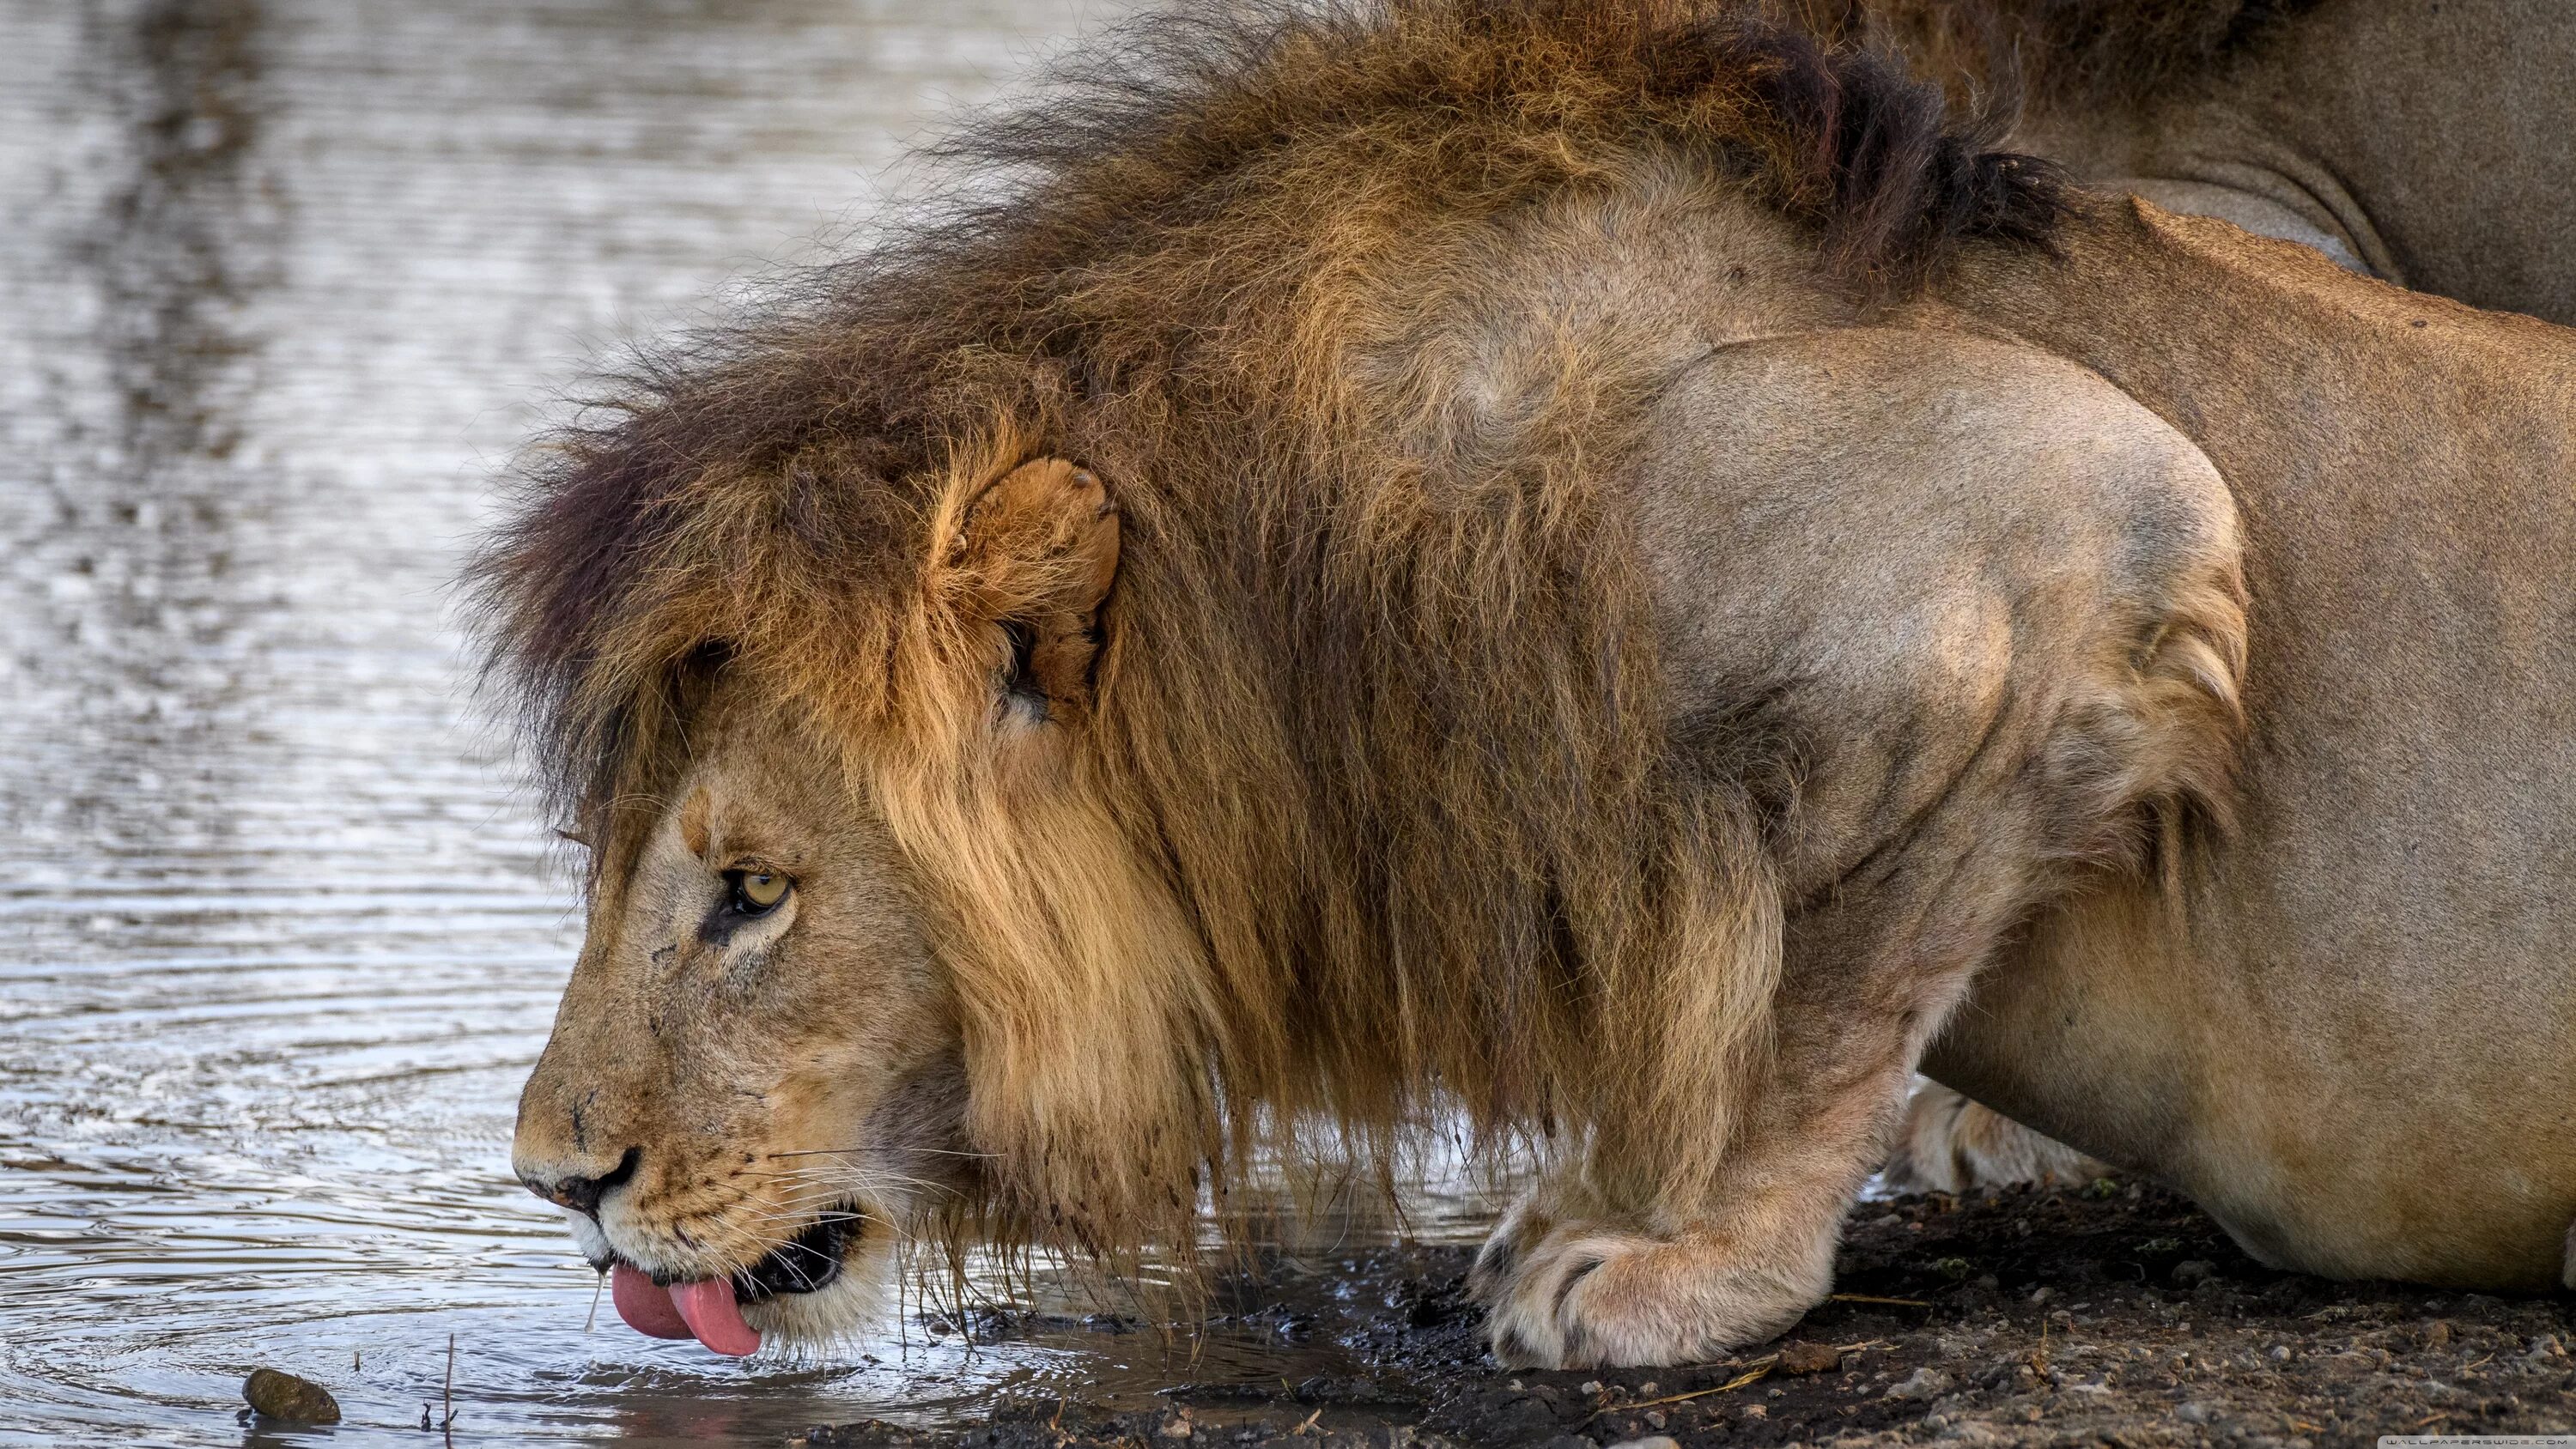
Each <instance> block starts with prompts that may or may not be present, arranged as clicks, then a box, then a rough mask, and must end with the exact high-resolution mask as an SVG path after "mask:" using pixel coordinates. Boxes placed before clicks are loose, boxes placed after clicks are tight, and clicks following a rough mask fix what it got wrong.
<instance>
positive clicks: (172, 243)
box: [0, 0, 1463, 1444]
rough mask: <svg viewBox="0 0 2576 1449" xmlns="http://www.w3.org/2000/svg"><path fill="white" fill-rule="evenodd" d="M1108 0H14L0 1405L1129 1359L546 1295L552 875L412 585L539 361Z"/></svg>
mask: <svg viewBox="0 0 2576 1449" xmlns="http://www.w3.org/2000/svg"><path fill="white" fill-rule="evenodd" d="M1110 3H1111V0H940V3H937V4H931V3H925V0H759V3H716V0H93V3H86V4H81V5H65V4H61V3H58V0H0V36H5V37H6V38H7V44H6V45H5V46H0V216H5V217H7V218H9V219H10V225H8V226H7V227H5V228H0V539H5V541H6V543H7V545H8V549H9V557H8V561H7V563H6V564H5V565H0V826H5V829H0V865H5V867H6V869H5V871H0V1439H5V1440H9V1441H12V1442H31V1443H35V1442H59V1441H61V1440H64V1439H67V1438H71V1439H78V1438H88V1439H96V1438H99V1437H102V1436H107V1435H113V1436H114V1437H116V1438H117V1439H119V1440H121V1441H125V1442H133V1443H144V1444H157V1443H190V1444H202V1443H224V1444H230V1443H235V1442H253V1443H296V1442H319V1441H320V1439H321V1438H322V1437H323V1436H320V1435H318V1434H295V1433H283V1434H274V1435H271V1434H266V1433H265V1432H263V1431H258V1430H254V1429H247V1428H244V1427H242V1426H239V1425H237V1424H236V1423H235V1421H234V1417H233V1414H234V1409H235V1408H236V1406H237V1405H238V1402H239V1401H238V1398H237V1391H238V1385H239V1382H240V1378H241V1376H242V1375H243V1374H244V1373H245V1372H246V1371H247V1370H248V1369H249V1368H250V1367H251V1366H252V1365H253V1364H270V1365H274V1366H277V1367H281V1368H285V1369H289V1370H292V1371H296V1372H300V1373H304V1374H307V1375H309V1376H311V1377H314V1378H317V1379H319V1380H321V1381H323V1382H325V1383H327V1384H328V1385H330V1386H331V1388H332V1389H333V1390H334V1392H335V1393H337V1394H338V1395H339V1397H340V1400H341V1403H342V1406H343V1408H344V1410H345V1412H346V1413H347V1416H348V1422H347V1424H346V1425H344V1427H343V1428H342V1429H341V1430H340V1431H339V1432H338V1433H337V1434H336V1435H334V1436H330V1437H331V1441H332V1442H338V1443H346V1442H351V1441H352V1440H357V1441H365V1440H369V1439H373V1438H386V1439H400V1440H401V1441H402V1442H404V1443H407V1444H417V1443H420V1442H423V1437H424V1436H422V1435H421V1432H420V1429H419V1421H420V1415H421V1411H422V1408H423V1406H424V1404H425V1403H428V1402H430V1401H433V1400H435V1399H437V1398H438V1397H439V1393H440V1384H441V1381H442V1378H443V1376H444V1373H445V1371H446V1366H447V1356H448V1344H449V1339H450V1336H451V1335H453V1336H454V1338H455V1342H456V1345H457V1353H456V1380H457V1399H458V1402H459V1405H460V1407H461V1409H462V1413H461V1415H460V1418H459V1420H458V1424H457V1432H458V1437H459V1440H460V1442H463V1441H466V1440H470V1439H472V1438H476V1437H487V1438H488V1437H505V1436H506V1437H509V1438H512V1439H513V1440H515V1441H518V1442H532V1441H543V1440H546V1439H556V1438H560V1439H577V1438H585V1437H602V1436H610V1435H615V1436H623V1437H628V1438H633V1439H636V1440H639V1441H643V1442H652V1441H657V1440H669V1441H674V1442H676V1441H679V1440H688V1441H690V1442H704V1441H705V1440H706V1439H708V1438H711V1437H712V1438H734V1439H741V1440H751V1439H760V1440H766V1441H769V1442H776V1439H777V1437H778V1436H780V1435H783V1434H785V1433H788V1432H791V1431H793V1430H796V1429H800V1428H802V1427H804V1426H805V1425H807V1424H810V1423H813V1422H816V1421H817V1420H826V1419H852V1418H863V1417H871V1416H874V1417H900V1416H902V1415H906V1414H910V1415H915V1416H930V1417H938V1416H941V1415H954V1414H959V1413H965V1412H972V1411H979V1410H980V1409H981V1407H982V1406H984V1405H986V1404H988V1403H989V1402H990V1400H991V1399H992V1397H993V1396H994V1395H995V1394H997V1393H998V1394H1017V1393H1029V1394H1035V1395H1041V1396H1044V1397H1048V1398H1052V1397H1053V1395H1054V1392H1055V1391H1056V1390H1060V1389H1061V1388H1062V1387H1063V1386H1065V1385H1067V1384H1071V1383H1082V1382H1090V1381H1093V1380H1095V1379H1098V1378H1102V1377H1104V1376H1105V1377H1108V1378H1111V1379H1115V1378H1116V1377H1117V1376H1118V1375H1119V1374H1121V1373H1132V1374H1134V1375H1135V1376H1136V1379H1135V1382H1136V1383H1138V1384H1140V1385H1141V1384H1143V1383H1145V1382H1147V1381H1148V1380H1150V1379H1152V1378H1154V1377H1157V1376H1160V1375H1164V1374H1167V1373H1168V1372H1169V1371H1170V1364H1169V1361H1168V1358H1167V1355H1168V1354H1170V1353H1171V1352H1173V1351H1174V1349H1173V1348H1172V1346H1171V1345H1170V1344H1169V1343H1167V1342H1166V1341H1165V1340H1163V1339H1162V1338H1161V1337H1160V1336H1159V1335H1157V1334H1154V1333H1148V1332H1141V1331H1134V1330H1132V1329H1129V1330H1116V1329H1114V1328H1111V1327H1103V1326H1100V1325H1099V1324H1097V1323H1093V1324H1086V1323H1085V1322H1084V1321H1083V1309H1082V1308H1081V1306H1080V1305H1079V1304H1073V1303H1068V1304H1066V1305H1062V1306H1063V1308H1064V1312H1063V1313H1062V1314H1061V1316H1057V1317H1042V1318H1040V1319H1037V1320H1034V1321H1033V1322H1032V1323H1031V1324H1029V1325H1026V1326H1024V1327H1023V1328H1022V1329H1020V1330H1018V1331H1015V1332H1014V1333H1013V1334H1012V1335H1011V1337H1010V1339H1009V1341H1008V1342H1006V1343H1003V1344H999V1345H990V1346H986V1347H983V1348H970V1347H969V1346H967V1345H966V1344H965V1343H964V1342H963V1341H962V1339H961V1338H960V1336H959V1335H956V1334H954V1333H950V1334H947V1335H944V1336H942V1337H939V1338H932V1337H930V1336H928V1334H927V1331H926V1330H925V1329H923V1328H920V1327H918V1326H916V1327H915V1328H914V1329H912V1330H911V1331H910V1332H909V1333H908V1335H906V1336H905V1337H902V1338H895V1337H892V1336H889V1337H888V1338H887V1339H886V1340H885V1341H883V1342H869V1343H864V1344H856V1345H852V1346H851V1348H850V1351H849V1352H847V1353H845V1354H842V1355H839V1356H836V1357H834V1358H832V1359H830V1360H818V1361H815V1362H810V1363H793V1362H779V1361H772V1360H762V1361H757V1362H753V1363H750V1364H738V1363H729V1362H722V1361H718V1360H716V1359H714V1358H712V1357H711V1356H709V1355H706V1354H704V1353H703V1352H701V1351H700V1350H698V1349H696V1348H695V1347H694V1346H691V1345H680V1344H661V1343H655V1342H650V1341H647V1340H644V1339H642V1338H640V1337H637V1336H636V1335H633V1334H630V1333H627V1332H625V1331H624V1330H623V1329H620V1328H616V1327H615V1326H614V1322H613V1318H611V1319H610V1321H608V1322H604V1323H603V1324H602V1325H601V1327H600V1329H599V1330H598V1331H597V1332H595V1333H592V1334H589V1335H584V1334H583V1333H582V1332H581V1329H580V1325H581V1323H582V1321H583V1318H584V1315H585V1314H586V1312H587V1310H588V1309H589V1306H590V1302H591V1298H592V1293H593V1289H594V1287H595V1283H594V1280H593V1278H592V1276H591V1275H590V1273H589V1272H588V1271H587V1270H586V1269H585V1268H583V1267H582V1266H581V1265H580V1264H579V1263H578V1261H577V1260H575V1259H574V1258H573V1256H572V1255H571V1253H570V1251H569V1247H568V1244H567V1243H566V1241H565V1239H564V1238H563V1237H562V1235H561V1233H560V1231H559V1229H558V1227H557V1225H556V1223H555V1222H554V1220H553V1219H552V1218H551V1216H549V1215H548V1213H547V1212H546V1210H544V1209H542V1208H541V1207H540V1206H539V1205H538V1204H537V1203H536V1202H535V1201H534V1200H533V1199H530V1198H528V1197H526V1196H525V1195H524V1194H522V1193H520V1192H518V1191H517V1190H516V1189H515V1188H514V1187H513V1186H512V1185H511V1184H509V1183H508V1182H507V1181H506V1179H505V1177H504V1175H503V1168H504V1164H505V1161H506V1155H507V1139H508V1130H509V1117H510V1110H511V1106H512V1100H513V1097H514V1094H515V1092H516V1090H517V1087H518V1084H519V1081H520V1079H521V1077H522V1076H523V1074H524V1072H525V1070H526V1066H527V1064H528V1062H529V1061H531V1060H532V1059H533V1057H534V1055H535V1052H536V1049H537V1047H538V1045H539V1043H540V1041H541V1038H542V1034H543V1030H544V1025H545V1022H546V1020H547V1017H548V1015H549V1014H550V1012H551V1008H552V1002H553V998H554V994H555V992H556V990H557V988H558V987H559V985H560V983H561V979H562V974H563V972H564V970H565V967H566V965H567V964H568V962H569V960H570V953H571V949H572V945H573V940H574V930H573V923H572V922H571V920H570V919H569V916H568V910H569V906H570V899H569V891H568V888H567V887H568V884H569V883H568V882H567V881H565V880H564V879H562V878H561V877H560V876H559V875H558V874H557V873H556V872H555V870H554V868H553V867H552V866H551V865H550V862H549V857H548V854H547V843H546V841H545V839H544V838H543V837H542V835H541V833H540V832H539V831H537V830H536V829H535V828H534V825H533V822H532V821H530V820H529V818H528V817H527V816H526V814H525V812H524V810H523V808H522V806H521V805H520V804H519V803H518V801H517V799H516V797H515V796H514V795H513V793H512V792H511V789H510V784H511V782H510V780H509V779H508V778H507V773H506V768H505V766H504V764H503V762H502V760H501V757H500V755H499V754H498V752H497V751H496V750H495V749H494V747H493V742H492V741H490V740H488V739H486V738H484V737H483V736H482V735H481V734H480V732H479V731H478V730H477V729H476V728H474V727H473V725H472V724H471V720H472V714H471V712H470V710H469V709H468V708H467V701H466V700H465V699H464V697H463V694H462V690H461V687H460V684H459V681H460V679H461V678H462V670H461V668H460V664H461V660H460V643H459V640H458V638H457V636H456V633H455V631H454V630H453V628H452V627H451V620H450V617H449V609H450V603H451V601H450V599H449V597H448V596H447V594H446V592H445V590H446V584H447V581H448V579H449V578H451V577H452V575H453V572H454V569H455V566H456V561H457V557H458V555H459V553H460V551H461V549H462V547H463V545H464V543H465V541H466V540H467V539H468V538H469V537H470V536H471V534H472V532H473V530H474V529H475V527H476V525H477V523H478V522H479V520H480V518H481V512H480V510H481V509H482V507H483V506H484V500H485V499H486V498H487V496H488V484H489V479H490V477H491V474H492V471H493V470H494V469H495V468H496V467H497V465H498V463H499V461H500V460H502V459H503V458H505V457H506V456H507V455H508V453H509V452H510V450H511V449H512V448H513V447H514V446H516V444H517V443H518V441H519V440H520V439H521V438H522V437H524V436H525V435H526V433H527V431H528V430H529V429H530V427H531V426H532V425H533V423H534V421H535V413H534V411H533V408H532V405H533V404H535V403H537V402H540V401H541V400H542V399H543V398H544V397H545V396H546V388H547V387H548V386H549V385H550V384H552V383H558V382H560V381H561V380H563V379H564V378H566V377H568V376H570V375H572V373H573V372H574V370H575V368H576V367H577V365H578V363H579V361H580V359H582V358H584V357H586V356H588V355H590V354H591V353H592V352H593V351H594V350H595V349H597V348H598V347H600V346H601V345H603V344H605V343H607V342H610V341H612V340H614V339H615V338H617V337H619V336H622V335H627V334H630V333H633V332H637V331H653V330H659V329H661V328H663V327H666V326H669V325H672V324H673V323H675V322H676V321H680V320H684V319H685V316H686V313H687V309H688V308H689V307H690V306H691V305H693V304H694V303H696V302H698V301H699V300H700V299H703V298H706V297H708V296H710V295H713V294H715V293H717V292H718V291H719V290H720V289H721V288H722V287H723V286H724V285H725V283H726V282H727V280H728V279H729V278H732V277H737V276H740V275H743V274H745V273H747V272H750V271H754V270H756V269H758V268H760V267H761V266H763V265H764V264H766V263H768V262H770V261H773V260H777V259H782V258H784V259H792V258H794V257H796V256H798V255H800V254H802V253H803V250H804V248H805V247H806V245H807V243H808V240H809V239H810V238H812V237H814V236H815V235H816V234H818V233H822V232H827V231H829V230H831V229H833V228H836V227H843V226H853V225H855V226H862V227H863V226H864V224H865V220H866V217H867V215H868V210H867V209H868V207H869V206H870V205H872V204H875V202H876V199H877V197H878V195H879V192H878V190H877V178H878V177H879V176H880V174H881V173H882V171H883V169H884V168H885V166H886V165H887V164H888V163H889V162H890V161H891V160H892V159H893V158H894V157H895V155H896V154H897V151H898V149H899V147H900V145H901V143H902V142H903V141H904V140H905V139H906V138H908V137H909V136H911V135H912V134H913V133H914V132H915V130H916V129H917V128H918V127H919V126H920V124H921V123H922V120H923V118H924V117H925V116H928V115H930V114H933V113H935V112H936V111H938V110H940V109H941V108H943V107H945V106H946V105H948V104H950V103H952V102H956V101H971V100H973V99H976V98H978V97H980V96H982V95H984V94H985V93H986V92H987V91H988V89H989V88H990V86H991V85H992V84H993V83H995V82H996V81H998V80H1001V79H1003V78H1006V77H1008V76H1009V75H1011V74H1013V73H1015V72H1016V71H1018V70H1019V69H1020V68H1022V67H1023V66H1024V65H1025V64H1026V62H1027V61H1028V60H1029V58H1030V55H1031V53H1032V49H1033V46H1034V44H1035V43H1036V41H1037V40H1038V39H1039V38H1040V37H1046V36H1054V35H1062V34H1065V33H1069V32H1071V31H1073V30H1074V29H1075V28H1077V27H1078V26H1080V25H1082V24H1084V23H1086V22H1092V23H1096V22H1098V21H1100V20H1103V19H1105V18H1108V15H1109V10H1110ZM1462 1210H1463V1209H1462ZM1182 1351H1183V1352H1190V1351H1195V1352H1197V1353H1198V1354H1199V1358H1198V1360H1196V1363H1197V1367H1196V1368H1195V1369H1194V1372H1195V1373H1196V1374H1197V1375H1198V1376H1200V1377H1207V1376H1208V1375H1210V1374H1219V1375H1222V1374H1224V1373H1238V1374H1240V1375H1241V1376H1243V1379H1244V1381H1246V1382H1251V1381H1257V1380H1260V1379H1262V1378H1263V1377H1264V1376H1266V1375H1271V1374H1273V1373H1275V1371H1277V1370H1279V1369H1280V1368H1281V1366H1282V1365H1283V1363H1289V1362H1297V1363H1308V1362H1317V1363H1320V1362H1325V1361H1327V1360H1329V1359H1330V1357H1331V1355H1332V1354H1333V1353H1335V1352H1337V1351H1338V1350H1336V1349H1335V1348H1334V1347H1333V1346H1332V1345H1331V1344H1329V1343H1325V1344H1306V1345H1301V1346H1296V1347H1294V1349H1293V1354H1294V1355H1302V1356H1303V1357H1296V1358H1293V1359H1292V1358H1283V1357H1282V1354H1283V1353H1284V1352H1290V1350H1283V1348H1282V1346H1281V1334H1280V1332H1279V1329H1278V1326H1277V1325H1276V1324H1272V1323H1265V1322H1261V1321H1257V1320H1251V1319H1246V1320H1243V1321H1240V1322H1234V1321H1228V1322H1223V1323H1220V1325H1219V1327H1218V1329H1217V1330H1216V1331H1215V1332H1214V1333H1213V1334H1212V1335H1211V1336H1210V1338H1209V1339H1208V1340H1206V1341H1205V1343H1203V1344H1201V1345H1197V1346H1196V1347H1195V1349H1194V1350H1182ZM1139 1392H1141V1389H1139Z"/></svg>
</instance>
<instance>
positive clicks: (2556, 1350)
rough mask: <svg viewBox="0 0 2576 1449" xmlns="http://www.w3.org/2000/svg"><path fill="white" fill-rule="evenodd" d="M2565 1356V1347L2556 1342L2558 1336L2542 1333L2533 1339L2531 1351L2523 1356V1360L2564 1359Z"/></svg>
mask: <svg viewBox="0 0 2576 1449" xmlns="http://www.w3.org/2000/svg"><path fill="white" fill-rule="evenodd" d="M2566 1356H2567V1349H2566V1346H2565V1345H2563V1344H2561V1343H2560V1342H2559V1341H2558V1335H2557V1334H2554V1333H2544V1334H2542V1335H2541V1336H2539V1337H2538V1338H2535V1339H2533V1340H2532V1341H2531V1350H2530V1351H2529V1352H2528V1353H2525V1354H2524V1355H2523V1357H2525V1358H2565V1357H2566Z"/></svg>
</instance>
